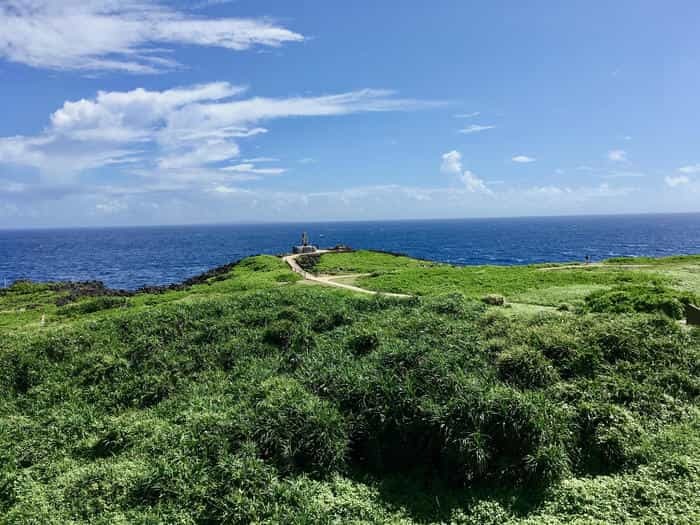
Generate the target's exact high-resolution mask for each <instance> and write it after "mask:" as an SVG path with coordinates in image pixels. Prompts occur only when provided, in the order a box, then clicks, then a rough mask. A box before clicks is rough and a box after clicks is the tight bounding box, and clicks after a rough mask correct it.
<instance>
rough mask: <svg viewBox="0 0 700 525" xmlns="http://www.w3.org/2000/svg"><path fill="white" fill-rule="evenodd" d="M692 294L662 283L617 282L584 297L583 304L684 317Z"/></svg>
mask: <svg viewBox="0 0 700 525" xmlns="http://www.w3.org/2000/svg"><path fill="white" fill-rule="evenodd" d="M696 300H697V298H695V297H694V296H693V295H692V294H689V293H682V292H678V291H675V290H671V289H669V288H664V287H662V286H653V287H652V286H619V287H615V288H612V289H610V290H599V291H596V292H593V293H592V294H590V295H588V296H587V297H586V300H585V303H586V308H587V309H588V310H589V311H591V312H596V313H616V314H619V313H633V312H641V313H660V314H664V315H667V316H668V317H670V318H671V319H683V317H684V315H685V304H687V303H692V302H693V301H696Z"/></svg>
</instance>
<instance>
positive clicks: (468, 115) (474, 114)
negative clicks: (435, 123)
mask: <svg viewBox="0 0 700 525" xmlns="http://www.w3.org/2000/svg"><path fill="white" fill-rule="evenodd" d="M479 115H481V111H474V112H472V113H456V114H455V115H453V116H454V118H474V117H478V116H479Z"/></svg>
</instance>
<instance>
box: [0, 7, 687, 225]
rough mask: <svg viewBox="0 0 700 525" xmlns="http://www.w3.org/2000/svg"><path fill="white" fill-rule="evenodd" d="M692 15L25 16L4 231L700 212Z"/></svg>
mask: <svg viewBox="0 0 700 525" xmlns="http://www.w3.org/2000/svg"><path fill="white" fill-rule="evenodd" d="M699 22H700V5H699V4H697V2H692V1H670V2H658V1H654V2H652V1H643V0H636V1H616V2H603V1H587V2H583V1H572V2H554V1H547V2H545V1H530V2H512V1H510V2H499V1H493V2H465V1H459V0H454V1H452V0H436V1H435V2H430V3H427V2H418V1H414V2H405V1H404V2H398V1H385V2H376V1H373V2H369V1H367V2H366V1H361V0H358V1H355V2H329V1H322V0H318V1H295V2H292V1H265V0H256V1H252V0H249V1H248V0H238V1H230V2H227V1H220V0H219V1H208V2H207V1H205V0H203V1H200V2H175V1H173V2H166V1H162V2H155V1H149V0H127V1H120V2H117V1H115V0H62V1H61V2H55V1H53V0H5V1H4V2H2V4H0V100H2V103H1V106H0V107H1V108H2V118H1V119H0V228H2V227H30V226H76V225H118V224H122V225H127V224H182V223H207V222H239V221H246V222H250V221H252V222H255V221H286V220H344V219H392V218H395V219H399V218H432V217H435V218H439V217H480V216H514V215H559V214H582V213H638V212H674V211H679V212H681V211H700V148H699V146H700V129H699V125H698V122H700V97H698V95H697V94H698V93H700V53H699V52H698V37H697V26H698V23H699Z"/></svg>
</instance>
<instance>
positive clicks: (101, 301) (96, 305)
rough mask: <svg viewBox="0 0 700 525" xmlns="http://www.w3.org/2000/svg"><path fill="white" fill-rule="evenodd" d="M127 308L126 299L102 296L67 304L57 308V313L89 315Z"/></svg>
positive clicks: (127, 302)
mask: <svg viewBox="0 0 700 525" xmlns="http://www.w3.org/2000/svg"><path fill="white" fill-rule="evenodd" d="M127 306H129V300H128V298H126V297H119V296H111V295H102V296H100V297H95V298H93V299H87V300H82V301H80V302H77V303H69V304H67V305H65V306H62V307H61V308H59V309H58V313H59V314H60V315H81V314H91V313H95V312H100V311H102V310H110V309H112V308H126V307H127Z"/></svg>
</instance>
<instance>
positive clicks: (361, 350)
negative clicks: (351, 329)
mask: <svg viewBox="0 0 700 525" xmlns="http://www.w3.org/2000/svg"><path fill="white" fill-rule="evenodd" d="M378 346H379V336H378V335H377V334H376V333H374V332H361V333H359V334H354V335H353V336H351V337H350V339H349V341H348V347H349V348H350V350H351V351H352V353H354V354H355V355H365V354H368V353H370V352H371V351H373V350H376V349H377V347H378Z"/></svg>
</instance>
